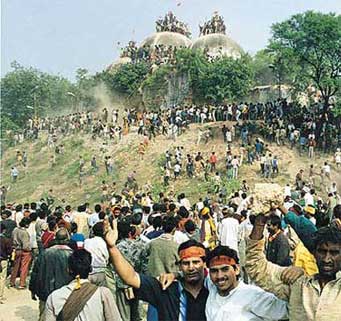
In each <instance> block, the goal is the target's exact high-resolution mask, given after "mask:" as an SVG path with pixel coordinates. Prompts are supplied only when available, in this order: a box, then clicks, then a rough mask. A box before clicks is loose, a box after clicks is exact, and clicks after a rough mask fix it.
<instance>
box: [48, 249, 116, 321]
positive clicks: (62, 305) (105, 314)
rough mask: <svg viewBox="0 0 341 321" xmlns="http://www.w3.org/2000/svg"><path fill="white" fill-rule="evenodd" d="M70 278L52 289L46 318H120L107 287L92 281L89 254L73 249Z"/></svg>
mask: <svg viewBox="0 0 341 321" xmlns="http://www.w3.org/2000/svg"><path fill="white" fill-rule="evenodd" d="M69 272H70V274H71V276H72V277H73V280H72V281H71V282H70V283H69V284H68V285H65V286H63V287H62V288H60V289H58V290H55V291H53V292H52V293H51V294H50V295H49V296H48V298H47V301H46V321H52V320H54V321H80V320H82V321H102V320H103V321H104V320H105V321H121V317H120V314H119V312H118V310H117V307H116V305H115V303H114V298H113V296H112V294H111V292H110V290H109V289H107V288H105V287H102V286H99V287H98V286H96V285H94V284H91V283H90V282H89V280H88V276H89V273H90V272H91V254H90V253H89V252H87V251H86V250H83V249H82V250H76V251H75V252H73V254H71V256H70V257H69Z"/></svg>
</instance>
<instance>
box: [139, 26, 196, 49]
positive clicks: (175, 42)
mask: <svg viewBox="0 0 341 321" xmlns="http://www.w3.org/2000/svg"><path fill="white" fill-rule="evenodd" d="M191 44H192V42H191V40H190V39H188V38H187V37H186V36H184V35H182V34H181V33H177V32H169V31H164V32H156V33H154V34H152V35H151V36H149V37H147V38H146V39H145V40H144V41H142V43H141V45H140V47H144V46H149V47H150V48H151V49H152V50H153V48H155V46H159V45H163V46H172V47H177V48H180V47H186V48H188V47H190V46H191Z"/></svg>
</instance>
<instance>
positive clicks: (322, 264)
mask: <svg viewBox="0 0 341 321" xmlns="http://www.w3.org/2000/svg"><path fill="white" fill-rule="evenodd" d="M315 259H316V263H317V266H318V268H319V273H320V275H321V276H325V277H332V278H335V274H336V273H337V272H338V271H341V244H337V243H332V242H326V243H322V244H319V245H318V246H317V248H316V251H315Z"/></svg>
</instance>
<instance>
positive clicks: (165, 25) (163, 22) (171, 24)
mask: <svg viewBox="0 0 341 321" xmlns="http://www.w3.org/2000/svg"><path fill="white" fill-rule="evenodd" d="M163 31H170V32H177V33H181V34H183V35H185V36H186V37H190V36H191V32H190V31H189V28H188V26H187V24H185V23H184V22H182V21H180V20H179V19H178V18H177V17H176V16H175V15H174V13H173V12H171V11H170V12H168V13H167V14H166V15H165V16H164V17H163V18H159V19H158V20H157V21H156V32H163Z"/></svg>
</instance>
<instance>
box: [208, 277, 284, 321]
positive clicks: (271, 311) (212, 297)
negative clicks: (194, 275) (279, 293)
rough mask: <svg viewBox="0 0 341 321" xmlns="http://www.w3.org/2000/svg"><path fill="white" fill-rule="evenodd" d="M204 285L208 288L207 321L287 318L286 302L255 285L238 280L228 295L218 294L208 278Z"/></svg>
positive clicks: (258, 320)
mask: <svg viewBox="0 0 341 321" xmlns="http://www.w3.org/2000/svg"><path fill="white" fill-rule="evenodd" d="M206 287H207V288H208V290H209V296H208V299H207V303H206V318H207V321H262V320H266V321H272V320H280V319H286V318H288V309H287V302H285V301H283V300H280V299H277V297H276V296H275V295H273V294H272V293H269V292H266V291H264V290H262V289H261V288H259V287H257V286H254V285H249V284H245V283H243V282H242V281H240V282H239V284H238V286H237V287H236V288H235V289H233V290H232V291H231V292H230V294H229V295H228V296H220V295H219V294H218V291H217V288H216V286H215V285H214V284H213V283H212V281H211V280H210V279H209V278H207V281H206Z"/></svg>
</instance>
